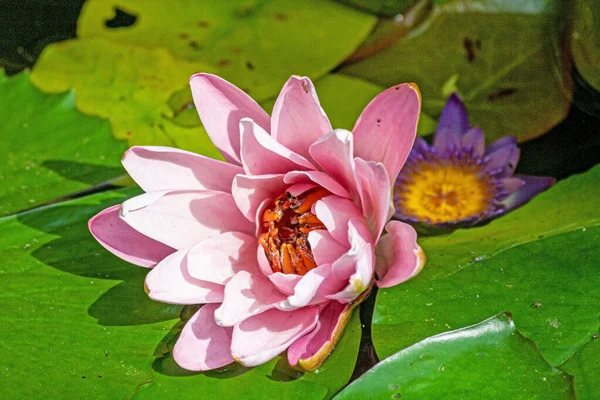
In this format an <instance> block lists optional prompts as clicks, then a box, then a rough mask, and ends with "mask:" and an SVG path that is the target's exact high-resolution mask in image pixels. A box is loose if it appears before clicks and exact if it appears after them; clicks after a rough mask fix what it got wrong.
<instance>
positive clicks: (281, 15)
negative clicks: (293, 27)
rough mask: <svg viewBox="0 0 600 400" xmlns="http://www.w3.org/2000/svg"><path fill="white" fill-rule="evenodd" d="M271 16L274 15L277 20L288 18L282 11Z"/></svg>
mask: <svg viewBox="0 0 600 400" xmlns="http://www.w3.org/2000/svg"><path fill="white" fill-rule="evenodd" d="M273 17H275V19H276V20H277V21H287V20H288V18H289V17H288V16H287V14H284V13H276V14H275V15H273Z"/></svg>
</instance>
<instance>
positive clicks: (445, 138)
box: [433, 93, 471, 153]
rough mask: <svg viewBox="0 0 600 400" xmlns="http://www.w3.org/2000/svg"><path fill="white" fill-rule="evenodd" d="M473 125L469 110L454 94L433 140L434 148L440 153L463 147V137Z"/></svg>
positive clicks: (443, 112) (447, 104)
mask: <svg viewBox="0 0 600 400" xmlns="http://www.w3.org/2000/svg"><path fill="white" fill-rule="evenodd" d="M470 127H471V125H470V124H469V117H468V115H467V110H466V108H465V105H464V104H463V102H462V100H461V99H460V97H459V96H458V94H456V93H452V95H450V97H449V98H448V101H447V102H446V105H445V106H444V110H443V111H442V115H441V117H440V122H439V124H438V127H437V129H436V131H435V137H434V138H433V147H435V149H436V151H437V152H439V153H444V152H446V151H448V150H456V149H458V148H459V147H460V145H461V137H462V135H464V134H465V133H466V132H467V131H468V130H469V128H470Z"/></svg>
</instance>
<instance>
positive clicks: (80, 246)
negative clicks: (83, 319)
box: [17, 190, 181, 326]
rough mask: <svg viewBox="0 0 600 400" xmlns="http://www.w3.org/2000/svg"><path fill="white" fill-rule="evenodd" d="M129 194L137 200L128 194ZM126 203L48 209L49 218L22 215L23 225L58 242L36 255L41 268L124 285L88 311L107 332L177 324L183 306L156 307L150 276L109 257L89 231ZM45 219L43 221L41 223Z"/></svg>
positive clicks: (110, 292)
mask: <svg viewBox="0 0 600 400" xmlns="http://www.w3.org/2000/svg"><path fill="white" fill-rule="evenodd" d="M127 193H128V194H137V193H136V192H134V191H131V190H129V191H127ZM121 201H123V198H115V199H111V200H109V201H104V202H102V204H101V206H102V207H99V206H98V205H94V204H92V205H63V206H60V207H48V208H46V209H45V210H44V213H43V214H41V213H39V212H29V213H24V214H22V215H19V216H18V217H17V219H18V220H19V222H20V223H22V224H24V225H27V226H29V227H31V228H34V229H36V230H38V231H42V232H45V233H48V234H51V235H54V236H56V237H57V238H56V239H54V240H52V241H50V242H48V243H46V244H44V245H42V246H41V247H40V248H38V249H36V250H35V251H33V252H32V253H31V255H32V256H33V257H35V258H36V259H38V260H39V261H41V262H42V263H44V264H46V265H48V266H51V267H53V268H56V269H59V270H61V271H64V272H68V273H70V274H75V275H79V276H83V277H88V278H94V279H109V280H116V281H118V280H121V281H122V282H121V283H119V284H117V285H115V286H113V287H112V288H111V289H109V290H108V291H106V292H104V293H103V294H102V295H101V296H100V297H99V298H98V299H97V300H96V301H95V302H94V303H93V304H91V305H90V307H89V308H88V314H89V315H90V316H92V317H94V318H96V319H97V320H98V324H100V325H104V326H127V325H143V324H150V323H155V322H160V321H167V320H171V319H174V318H177V317H178V315H179V312H180V310H181V307H180V306H174V305H170V304H163V303H157V302H154V301H152V300H150V299H149V298H148V297H147V296H146V294H145V293H144V289H143V288H144V278H145V276H146V274H147V272H148V271H147V270H146V269H144V268H140V267H136V266H134V265H131V264H128V263H126V262H124V261H122V260H120V259H118V258H117V257H115V256H113V255H112V254H110V253H109V252H108V251H106V250H105V249H104V248H102V246H100V244H98V243H97V242H96V240H95V239H94V238H93V237H92V235H91V234H90V232H89V231H88V227H87V221H88V220H89V218H91V217H92V216H93V215H94V214H96V213H97V212H98V211H99V210H100V209H101V208H105V207H109V206H111V205H114V204H116V203H118V202H121ZM42 216H43V217H42Z"/></svg>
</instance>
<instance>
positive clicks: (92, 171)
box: [41, 160, 125, 185]
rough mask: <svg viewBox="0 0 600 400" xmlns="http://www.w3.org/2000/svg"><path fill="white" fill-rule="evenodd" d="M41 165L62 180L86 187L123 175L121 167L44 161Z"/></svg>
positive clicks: (123, 171)
mask: <svg viewBox="0 0 600 400" xmlns="http://www.w3.org/2000/svg"><path fill="white" fill-rule="evenodd" d="M41 165H42V167H44V168H47V169H49V170H51V171H54V172H56V173H57V174H58V175H60V176H62V177H63V178H66V179H69V180H71V181H77V182H81V183H85V184H88V185H97V184H98V183H99V182H103V181H106V180H108V179H112V178H116V177H118V176H121V175H123V174H124V173H125V170H124V169H123V168H122V167H107V166H105V165H96V164H88V163H81V162H75V161H64V160H46V161H44V162H42V164H41Z"/></svg>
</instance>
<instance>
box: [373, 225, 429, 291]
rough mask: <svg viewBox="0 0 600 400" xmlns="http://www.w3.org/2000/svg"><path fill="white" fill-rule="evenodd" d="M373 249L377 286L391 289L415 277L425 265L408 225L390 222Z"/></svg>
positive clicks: (415, 238)
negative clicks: (384, 233) (375, 258)
mask: <svg viewBox="0 0 600 400" xmlns="http://www.w3.org/2000/svg"><path fill="white" fill-rule="evenodd" d="M385 230H386V231H387V234H386V235H383V236H382V237H381V239H380V240H379V243H378V244H377V247H376V249H375V252H376V255H377V261H376V265H375V271H376V273H377V278H378V281H377V286H379V287H384V288H385V287H391V286H394V285H397V284H399V283H402V282H404V281H406V280H408V279H410V278H412V277H413V276H415V275H417V274H418V273H419V272H421V269H423V265H424V264H425V253H423V250H421V248H420V247H419V245H418V244H417V233H416V232H415V230H414V229H413V228H412V227H411V226H410V225H408V224H405V223H404V222H400V221H390V222H389V223H388V224H387V225H386V227H385Z"/></svg>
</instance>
